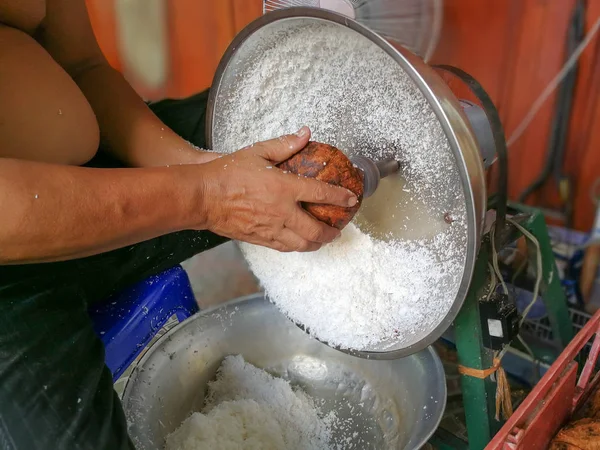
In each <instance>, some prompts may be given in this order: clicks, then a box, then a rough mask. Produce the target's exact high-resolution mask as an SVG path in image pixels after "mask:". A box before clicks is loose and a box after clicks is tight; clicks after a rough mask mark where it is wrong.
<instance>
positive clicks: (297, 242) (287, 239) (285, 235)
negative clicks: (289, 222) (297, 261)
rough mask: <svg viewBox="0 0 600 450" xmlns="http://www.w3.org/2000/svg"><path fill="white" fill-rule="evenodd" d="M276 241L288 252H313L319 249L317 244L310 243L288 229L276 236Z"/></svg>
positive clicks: (319, 246)
mask: <svg viewBox="0 0 600 450" xmlns="http://www.w3.org/2000/svg"><path fill="white" fill-rule="evenodd" d="M277 241H279V242H280V243H281V244H283V246H284V247H286V248H287V249H288V251H292V252H314V251H316V250H319V249H320V248H321V244H320V243H319V242H311V241H309V240H306V239H304V238H302V237H300V236H298V235H297V234H296V233H295V232H293V231H292V230H291V229H289V228H284V229H283V230H281V231H280V232H279V234H278V235H277Z"/></svg>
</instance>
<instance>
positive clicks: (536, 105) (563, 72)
mask: <svg viewBox="0 0 600 450" xmlns="http://www.w3.org/2000/svg"><path fill="white" fill-rule="evenodd" d="M599 29H600V17H599V18H598V19H597V20H596V22H595V23H594V25H592V27H591V28H590V31H589V32H588V33H587V35H586V37H585V39H584V40H583V41H582V42H581V44H579V46H578V47H577V48H576V49H575V50H574V51H573V54H572V55H571V57H570V58H569V59H568V60H567V61H566V62H565V64H564V65H563V67H562V69H560V71H559V72H558V73H557V74H556V75H555V76H554V78H553V79H552V80H551V81H550V83H548V85H547V86H546V88H545V89H544V90H543V91H542V93H541V94H540V95H539V96H538V98H537V99H536V100H535V101H534V102H533V104H532V106H531V109H530V110H529V112H527V114H525V117H523V120H521V123H519V125H518V126H517V128H515V131H514V132H513V134H512V135H511V136H510V138H509V139H508V141H507V146H508V147H511V146H512V145H513V144H514V143H515V142H516V141H517V140H518V139H519V138H520V137H521V136H522V135H523V133H524V132H525V130H526V129H527V127H529V125H531V122H532V121H533V119H534V118H535V116H536V115H537V113H538V112H539V111H540V109H541V108H542V106H543V105H544V103H545V102H546V100H548V98H549V97H550V95H552V93H553V92H554V90H555V89H556V88H557V87H558V85H559V84H560V83H561V82H562V81H563V80H564V79H565V77H566V76H567V74H568V73H569V72H570V71H571V69H573V67H574V66H575V64H576V63H577V61H578V60H579V58H580V56H581V54H582V53H583V51H584V50H585V49H586V48H587V46H588V45H589V44H590V42H592V39H593V38H594V36H595V35H596V33H597V32H598V30H599ZM497 159H498V157H496V158H494V161H493V162H492V163H495V162H496V161H497Z"/></svg>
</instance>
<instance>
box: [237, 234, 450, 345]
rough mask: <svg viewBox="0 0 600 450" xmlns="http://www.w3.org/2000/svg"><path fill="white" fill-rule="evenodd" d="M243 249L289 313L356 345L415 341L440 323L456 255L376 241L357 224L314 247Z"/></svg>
mask: <svg viewBox="0 0 600 450" xmlns="http://www.w3.org/2000/svg"><path fill="white" fill-rule="evenodd" d="M241 248H242V251H243V252H244V255H245V256H246V258H247V260H248V262H249V264H250V268H251V269H252V271H253V272H254V273H255V274H256V276H257V277H258V279H260V280H261V281H262V284H263V286H264V288H265V291H266V292H267V293H268V295H269V297H270V298H271V299H272V300H273V301H274V302H275V303H277V305H278V306H279V307H280V308H281V309H282V310H283V311H284V313H285V314H287V315H288V316H289V317H290V318H292V319H293V320H294V321H296V322H298V323H300V324H303V325H305V326H306V327H307V328H309V331H310V333H311V334H313V335H314V336H316V337H318V338H319V339H321V340H323V341H326V342H328V343H329V344H331V345H335V346H340V347H350V348H354V349H364V348H372V347H374V346H376V345H378V344H382V342H385V341H394V342H395V341H396V340H398V339H402V340H410V339H411V336H415V335H417V334H418V333H419V332H420V331H422V330H423V329H424V328H431V327H433V326H435V325H436V324H437V322H438V321H439V320H440V314H443V311H437V309H438V308H437V305H438V304H439V298H440V297H443V296H444V294H445V292H444V289H445V286H447V285H448V283H449V282H451V278H452V276H453V274H452V267H453V264H452V261H450V263H448V262H438V261H437V260H436V257H435V254H434V253H433V252H431V251H430V250H429V249H428V248H427V247H426V246H424V245H422V244H419V243H410V242H409V243H402V244H398V243H396V244H393V243H386V242H383V241H379V240H374V239H371V238H370V237H369V236H368V235H367V234H365V233H362V232H361V231H360V230H359V229H358V228H357V227H356V226H354V225H353V224H350V225H348V227H346V228H345V229H344V231H343V233H342V237H341V238H340V239H338V240H337V241H335V242H333V243H332V244H330V245H327V246H325V247H323V248H322V249H321V250H319V251H318V252H315V253H291V254H286V253H279V252H277V251H274V250H271V249H267V248H264V247H258V246H254V245H248V244H242V245H241Z"/></svg>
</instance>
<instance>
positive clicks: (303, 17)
mask: <svg viewBox="0 0 600 450" xmlns="http://www.w3.org/2000/svg"><path fill="white" fill-rule="evenodd" d="M311 23H319V24H326V26H330V27H343V28H344V29H347V30H350V31H352V32H356V33H359V34H360V35H362V36H363V37H365V38H367V39H369V40H370V41H371V42H373V43H374V44H376V45H377V46H379V47H380V48H381V49H383V50H384V51H385V52H386V53H387V54H388V55H389V56H391V58H393V60H394V62H396V63H397V64H398V66H399V67H400V68H401V69H402V70H403V71H404V72H405V73H406V74H407V75H408V76H409V77H410V79H412V81H413V82H414V83H415V85H416V86H417V88H418V89H419V90H420V91H421V93H422V94H423V96H424V97H425V98H426V99H427V101H428V102H429V104H430V106H431V109H432V110H433V112H434V113H435V115H436V116H437V118H438V119H439V123H440V125H441V127H442V129H443V132H444V133H445V135H446V138H447V140H448V143H449V148H450V149H451V150H450V151H451V152H452V154H453V156H454V158H455V164H456V169H457V173H458V174H459V176H458V178H459V180H458V183H460V185H461V190H462V193H463V194H464V207H465V210H466V228H467V230H466V235H465V247H464V267H463V270H462V276H461V277H459V279H458V280H457V283H456V284H455V285H454V286H449V288H448V292H449V294H448V295H451V296H452V297H453V298H454V300H453V301H452V302H449V307H448V309H447V311H444V313H445V316H442V319H440V321H439V322H438V323H437V325H435V326H427V327H425V326H424V327H423V328H422V330H420V332H419V333H417V334H416V335H415V336H413V337H411V340H410V341H407V342H403V343H396V344H394V345H388V346H386V348H385V349H384V350H382V349H380V348H378V347H373V348H365V349H359V350H360V351H359V350H352V351H351V353H352V354H354V355H356V356H359V357H364V358H367V357H368V358H371V359H393V358H399V357H404V356H406V355H410V354H413V353H415V352H418V351H420V350H422V349H424V348H426V347H427V346H429V345H431V344H432V343H433V342H434V341H435V340H437V339H438V338H439V337H440V336H441V335H442V334H443V333H444V332H445V331H446V330H447V328H448V327H449V326H450V325H451V323H452V322H453V320H454V319H455V317H456V315H457V314H458V311H459V310H460V308H461V306H462V304H463V301H464V299H465V297H466V295H467V292H468V289H469V284H470V282H471V278H472V275H473V269H474V264H475V259H476V257H477V252H478V249H479V244H480V241H481V233H482V226H483V219H484V214H485V206H486V192H485V179H484V170H483V163H482V157H481V154H480V148H479V146H478V143H477V138H476V135H475V133H474V130H473V128H472V126H471V124H470V123H469V119H468V117H467V116H466V114H465V112H464V111H463V109H462V107H461V104H460V103H459V101H458V99H457V98H456V97H455V96H454V94H453V93H452V91H451V90H450V88H449V87H448V86H447V85H446V84H445V82H444V81H443V80H442V79H441V78H440V76H439V75H438V74H437V73H436V72H435V70H434V69H433V68H431V67H430V66H428V65H427V64H425V63H424V62H423V61H422V60H421V59H420V58H419V57H417V56H416V55H414V54H412V53H411V52H410V51H408V50H406V49H405V48H403V47H401V46H400V45H397V44H395V43H393V42H388V41H387V40H386V39H385V38H383V37H381V36H380V35H378V34H376V33H374V32H373V31H371V30H369V29H368V28H366V27H365V26H363V25H361V24H359V23H358V22H356V21H353V20H351V19H349V18H347V17H345V16H342V15H340V14H337V13H334V12H330V11H325V10H321V9H315V8H289V9H283V10H279V11H275V12H272V13H269V14H266V15H264V16H262V17H260V18H259V19H257V20H255V21H254V22H252V23H251V24H250V25H248V26H247V27H246V28H244V30H242V31H241V32H240V33H239V34H238V35H237V36H236V38H235V39H234V40H233V42H232V43H231V45H230V46H229V48H228V49H227V51H226V52H225V54H224V56H223V58H222V60H221V62H220V64H219V66H218V68H217V71H216V74H215V77H214V80H213V85H212V88H211V93H210V98H209V103H208V111H207V124H206V136H207V140H208V145H209V147H210V148H215V147H219V145H217V144H219V142H217V141H218V136H219V135H223V134H224V133H226V132H227V129H228V126H227V125H228V123H227V122H226V121H225V120H224V119H222V118H221V115H222V114H221V113H220V111H221V109H222V107H223V105H224V104H225V103H226V101H227V100H226V99H227V98H228V97H229V96H230V94H231V92H232V90H234V89H235V86H236V85H237V84H238V83H239V80H240V79H243V74H244V73H245V71H246V70H247V68H248V67H251V66H252V65H253V63H254V62H255V61H256V58H257V55H260V54H262V53H263V52H264V51H265V50H266V49H267V48H269V46H270V45H274V44H273V40H274V39H275V38H274V37H273V36H275V37H276V36H278V33H281V32H282V31H286V30H288V29H290V28H293V27H297V26H304V24H311ZM349 75H350V74H349ZM298 95H301V93H300V92H299V93H298ZM247 120H248V121H251V120H252V117H248V118H247ZM391 126H394V125H393V124H392V125H391ZM333 144H334V145H335V144H336V143H335V142H333ZM213 145H214V146H215V147H213ZM340 148H342V147H340ZM397 159H401V158H397ZM384 182H385V183H387V184H386V193H387V192H390V193H393V194H394V195H398V196H401V195H403V194H402V191H403V181H402V179H401V178H400V177H395V178H394V177H390V178H389V179H386V180H384ZM383 184H384V183H382V186H383ZM380 190H382V189H381V188H380ZM382 192H383V191H382ZM385 195H387V194H385ZM455 200H456V199H449V202H452V201H455ZM371 201H374V200H371ZM377 205H378V206H376V207H375V208H377V209H378V210H380V211H376V212H378V214H375V215H374V216H377V217H379V216H381V217H379V219H381V218H383V219H381V220H379V219H378V223H377V224H372V225H376V226H379V224H381V223H386V224H394V226H395V224H397V223H398V220H395V219H394V217H395V216H394V210H393V208H391V207H389V206H390V205H389V204H388V205H386V204H384V203H378V204H377ZM447 206H448V208H447V209H446V210H447V211H450V210H452V204H451V203H449V204H448V205H447ZM365 208H366V203H365V207H364V208H362V209H365ZM379 212H380V214H379ZM359 214H360V212H359ZM403 214H405V215H406V216H407V219H408V218H409V217H408V216H410V221H409V222H410V223H411V224H412V227H411V228H410V229H408V231H407V232H406V233H412V234H415V233H417V234H418V233H421V232H422V231H423V230H428V229H429V225H428V220H429V217H425V216H424V215H423V214H422V213H421V212H419V209H418V208H413V209H412V210H405V211H404V210H403ZM380 231H381V234H382V235H385V234H389V233H393V234H398V233H400V234H398V235H399V236H400V237H406V238H408V239H413V238H414V236H412V235H411V236H403V235H402V234H401V233H404V232H403V231H402V232H398V231H397V230H396V229H395V228H394V229H392V228H390V229H384V230H380ZM401 263H402V262H401V261H398V264H401ZM343 351H345V350H343Z"/></svg>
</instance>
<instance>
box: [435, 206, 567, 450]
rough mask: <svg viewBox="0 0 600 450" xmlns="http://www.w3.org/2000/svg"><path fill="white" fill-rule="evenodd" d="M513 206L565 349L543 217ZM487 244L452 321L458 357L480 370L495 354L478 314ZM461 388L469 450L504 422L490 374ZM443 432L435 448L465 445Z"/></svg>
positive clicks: (562, 310) (563, 318)
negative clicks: (538, 259)
mask: <svg viewBox="0 0 600 450" xmlns="http://www.w3.org/2000/svg"><path fill="white" fill-rule="evenodd" d="M511 209H512V211H511V213H512V214H519V218H520V223H521V225H522V226H523V227H524V228H525V229H526V230H528V231H529V232H530V233H532V234H533V235H534V236H535V237H536V239H537V240H538V242H539V244H540V251H541V254H542V274H543V275H542V280H543V282H542V285H541V288H540V290H541V292H540V295H543V299H544V303H545V306H546V309H547V311H548V317H549V319H550V323H551V325H552V330H553V334H554V337H555V339H556V340H557V341H558V343H559V344H561V347H564V346H566V345H567V344H568V343H569V342H570V340H571V339H572V337H573V327H572V324H571V319H570V317H569V311H568V308H567V302H566V299H565V295H564V292H563V290H562V287H561V285H560V278H559V275H558V270H557V268H556V262H555V260H554V255H553V252H552V246H551V243H550V238H549V236H548V229H547V227H546V223H545V221H544V217H543V216H542V214H541V213H540V212H539V211H537V210H534V209H530V208H526V207H523V206H520V205H511ZM507 227H510V228H511V230H507V231H510V232H511V233H513V235H514V232H515V230H514V227H512V226H511V225H507ZM509 241H510V240H509ZM528 245H529V244H528ZM489 247H490V246H489V243H488V242H487V241H484V242H483V243H482V248H481V250H480V252H479V255H478V258H477V262H476V264H475V270H474V274H473V280H472V282H471V287H470V289H469V293H468V295H467V298H466V299H465V302H464V305H463V307H462V309H461V311H460V313H459V314H458V316H457V318H456V320H455V322H454V326H455V344H456V349H457V353H458V361H459V363H460V364H461V365H462V366H465V367H470V368H473V369H478V370H484V369H488V368H490V367H491V366H492V363H493V361H492V360H493V356H494V354H493V351H491V350H488V349H487V348H485V347H484V346H483V344H482V328H481V322H480V318H479V302H480V301H482V299H483V298H485V297H486V296H487V292H488V289H489V283H490V278H491V277H490V274H489V273H488V261H491V249H490V248H489ZM530 249H531V252H530V254H532V255H535V253H536V251H537V250H536V249H535V248H534V247H533V246H531V247H530ZM533 264H535V260H534V261H533ZM461 387H462V394H463V405H464V409H465V418H466V426H467V433H468V437H469V443H468V448H469V449H471V450H480V449H483V448H485V446H486V445H487V444H488V443H489V441H490V439H491V438H492V436H494V435H495V434H496V432H497V431H498V430H499V429H500V427H501V426H502V422H501V421H497V420H496V419H495V414H496V406H495V396H496V381H495V378H494V377H487V378H485V379H479V378H475V377H471V376H467V375H461ZM443 434H444V433H440V434H438V435H437V436H436V439H435V440H434V441H435V445H436V447H437V448H464V447H463V446H461V445H460V443H458V442H457V441H456V440H455V441H454V442H452V443H451V442H448V440H447V439H444V435H443Z"/></svg>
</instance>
